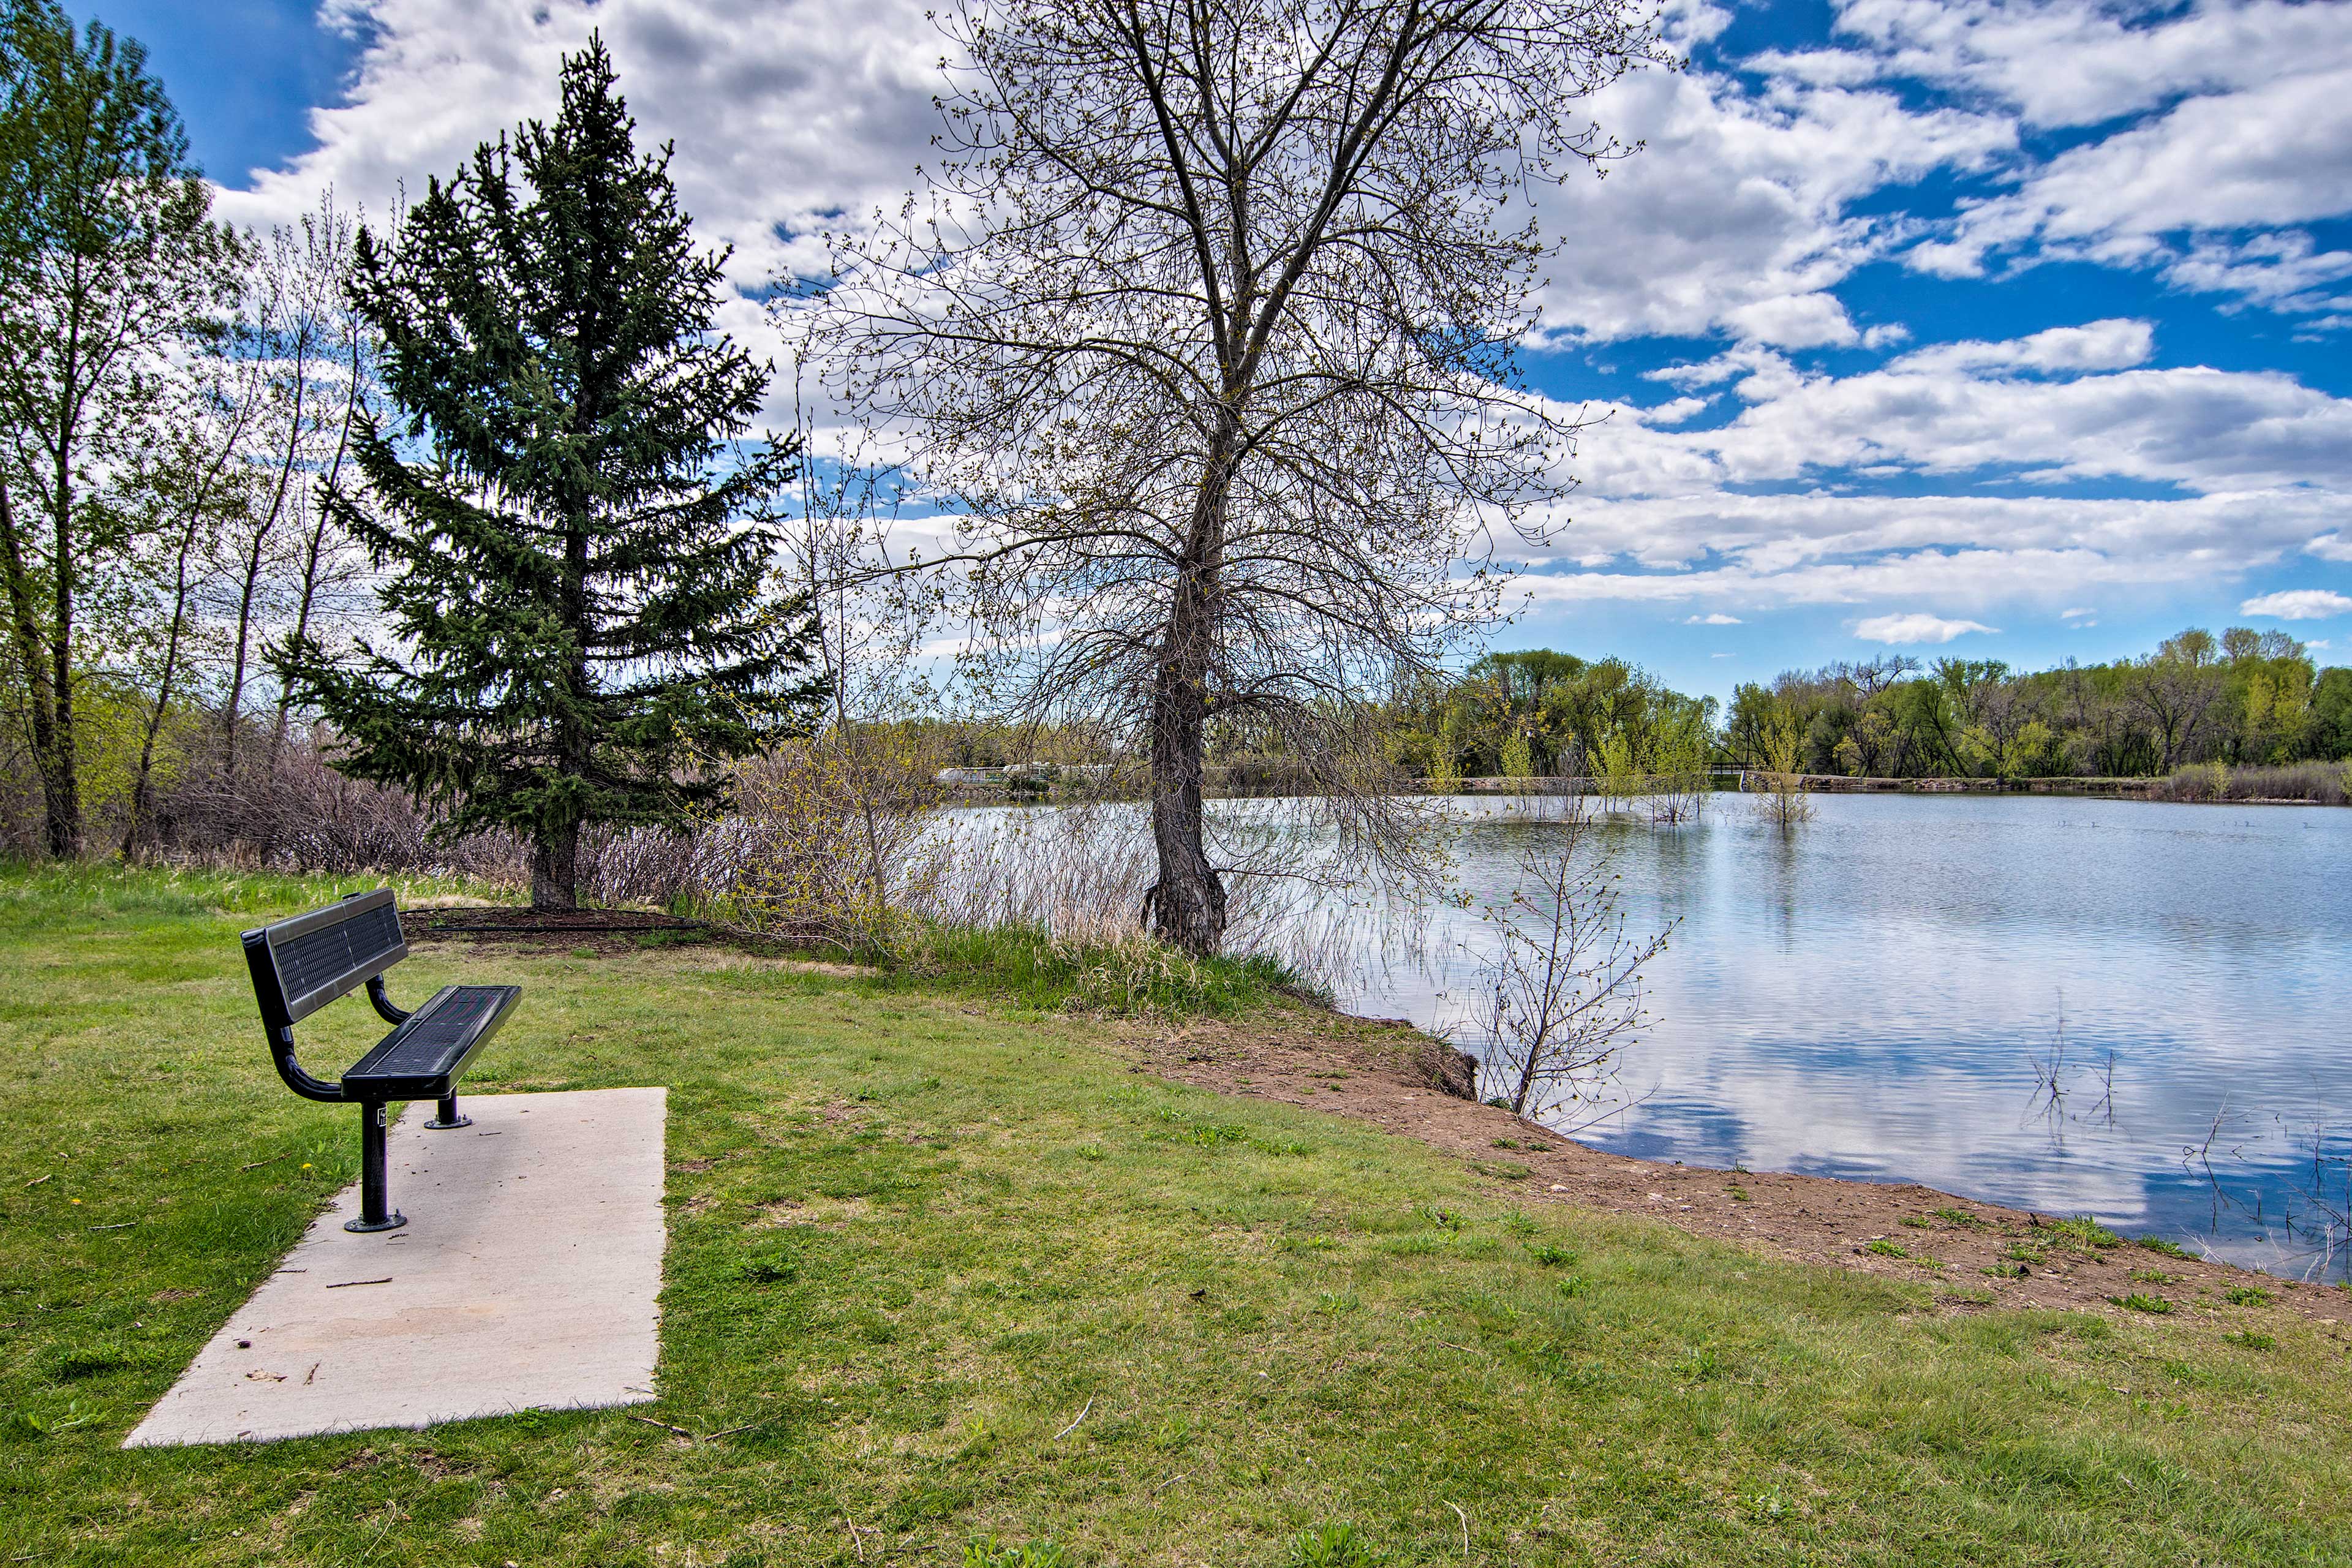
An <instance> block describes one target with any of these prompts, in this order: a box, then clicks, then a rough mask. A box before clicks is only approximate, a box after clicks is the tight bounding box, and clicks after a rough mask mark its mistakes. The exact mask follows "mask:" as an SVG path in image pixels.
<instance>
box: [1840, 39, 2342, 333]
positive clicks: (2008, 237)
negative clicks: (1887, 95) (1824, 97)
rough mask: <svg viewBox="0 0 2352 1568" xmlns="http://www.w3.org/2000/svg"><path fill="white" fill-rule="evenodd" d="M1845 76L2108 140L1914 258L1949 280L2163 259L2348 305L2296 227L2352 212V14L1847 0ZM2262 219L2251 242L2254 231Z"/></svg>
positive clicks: (2025, 172)
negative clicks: (2076, 262)
mask: <svg viewBox="0 0 2352 1568" xmlns="http://www.w3.org/2000/svg"><path fill="white" fill-rule="evenodd" d="M1837 26H1838V27H1839V29H1840V31H1841V33H1842V34H1843V36H1844V37H1848V38H1850V39H1852V40H1853V41H1855V42H1856V43H1858V44H1859V45H1860V46H1862V47H1861V48H1860V49H1859V50H1858V51H1857V53H1858V54H1859V55H1860V57H1861V58H1859V59H1856V60H1853V61H1850V62H1848V63H1849V66H1850V69H1849V72H1848V76H1849V79H1866V78H1867V77H1869V76H1870V75H1871V74H1872V73H1869V72H1866V71H1864V69H1863V67H1864V65H1865V64H1867V65H1870V66H1874V67H1875V73H1874V74H1875V76H1876V78H1878V79H1902V78H1909V79H1920V80H1925V81H1928V82H1931V83H1935V84H1937V85H1939V86H1944V87H1951V88H1964V89H1969V90H1972V91H1974V92H1977V93H1980V94H1984V95H1988V96H1990V98H1992V99H1994V100H1999V101H2006V102H2007V103H2009V104H2011V105H2013V106H2014V108H2015V110H2016V111H2017V114H2018V116H2019V118H2020V120H2021V121H2022V122H2023V123H2024V124H2025V125H2027V126H2031V127H2034V128H2062V127H2063V128H2072V127H2099V126H2104V125H2106V124H2108V123H2110V122H2116V121H2120V123H2119V124H2117V125H2116V128H2115V129H2113V130H2111V131H2108V132H2105V133H2104V134H2094V135H2093V136H2092V137H2090V138H2089V139H2088V140H2086V141H2082V142H2078V143H2076V144H2074V145H2070V146H2067V147H2066V148H2065V149H2064V150H2063V151H2062V152H2060V153H2057V154H2056V155H2055V156H2053V157H2051V158H2049V159H2047V160H2046V161H2042V162H2038V163H2034V162H2028V163H2026V164H2025V165H2024V166H2023V167H2022V168H2021V170H2020V171H2019V173H2018V175H2017V177H2016V180H2015V183H2014V185H2013V188H2011V189H2010V190H2007V191H2005V192H2002V193H2000V194H1998V195H1991V196H1988V197H1985V198H1982V199H1979V200H1978V201H1976V202H1974V203H1972V204H1969V205H1968V207H1967V208H1966V210H1965V211H1964V212H1963V213H1962V214H1961V215H1960V216H1959V217H1958V221H1957V222H1956V223H1955V224H1954V225H1952V226H1951V227H1950V229H1949V231H1948V233H1947V234H1946V235H1945V236H1943V237H1939V238H1937V239H1934V240H1931V241H1928V242H1927V243H1923V244H1920V245H1918V246H1916V247H1914V248H1912V249H1911V250H1910V251H1909V253H1908V259H1909V261H1910V264H1911V265H1913V266H1914V267H1916V268H1920V269H1922V270H1925V271H1928V272H1932V273H1937V274H1941V275H1945V276H1968V275H1973V274H1976V273H1978V272H1980V271H1982V270H1984V269H1985V268H1986V266H1987V265H1988V262H1989V260H1990V258H1993V257H1995V256H1999V255H2007V256H2009V257H2011V258H2015V259H2017V260H2019V261H2021V262H2026V263H2030V262H2032V261H2034V260H2039V259H2046V258H2052V257H2074V258H2085V259H2090V260H2095V261H2100V262H2105V263H2108V264H2113V265H2144V266H2150V267H2154V268H2158V269H2160V270H2162V271H2163V272H2164V273H2165V274H2166V275H2167V276H2168V278H2169V279H2171V280H2172V281H2173V282H2175V283H2177V284H2179V286H2181V287H2183V288H2189V289H2205V290H2215V291H2222V292H2228V293H2232V294H2236V295H2238V296H2240V297H2241V298H2242V299H2245V300H2251V301H2254V302H2258V303H2263V304H2265V305H2268V306H2270V307H2272V308H2273V309H2282V310H2332V309H2336V308H2337V306H2339V305H2340V304H2341V302H2342V300H2341V296H2339V295H2337V294H2335V293H2333V292H2331V291H2329V290H2328V289H2327V288H2326V285H2328V284H2331V283H2333V282H2335V281H2336V280H2338V279H2342V278H2344V277H2345V276H2347V270H2352V258H2346V257H2345V256H2344V255H2342V253H2326V254H2321V253H2318V252H2316V251H2315V248H2314V247H2313V245H2312V243H2311V240H2310V238H2309V237H2308V236H2307V235H2305V234H2303V233H2300V232H2298V231H2296V230H2295V229H2294V226H2296V225H2302V224H2308V223H2312V222H2315V221H2317V220H2319V219H2323V218H2330V217H2334V216H2339V215H2341V214H2343V213H2345V212H2346V211H2347V210H2352V26H2346V25H2345V21H2344V15H2343V11H2342V8H2341V7H2340V6H2337V5H2324V4H2323V5H2300V4H2291V3H2281V0H2253V3H2251V4H2234V5H2233V4H2229V3H2227V0H2221V3H2214V4H2206V5H2196V6H2193V7H2190V8H2188V9H2185V10H2180V11H2174V12H2169V13H2157V14H2155V15H2153V16H2150V15H2139V16H2135V15H2133V14H2132V13H2131V10H2130V9H2129V8H2127V7H2096V8H2094V7H2088V6H2084V5H2077V4H2074V3H2072V0H1849V3H1847V4H1845V5H1842V6H1841V7H1840V9H1839V11H1838V22H1837ZM2246 230H2256V231H2263V232H2256V233H2254V234H2252V236H2246V235H2244V234H2243V233H2242V231H2246Z"/></svg>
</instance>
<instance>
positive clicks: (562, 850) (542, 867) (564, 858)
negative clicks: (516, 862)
mask: <svg viewBox="0 0 2352 1568" xmlns="http://www.w3.org/2000/svg"><path fill="white" fill-rule="evenodd" d="M530 907H531V908H532V909H534V910H576V909H578V908H579V907H580V825H579V824H578V823H576V822H572V823H566V824H565V825H564V826H562V827H555V828H550V829H549V830H547V831H546V832H545V833H544V834H542V835H541V837H538V838H537V839H535V840H533V841H532V844H531V847H530Z"/></svg>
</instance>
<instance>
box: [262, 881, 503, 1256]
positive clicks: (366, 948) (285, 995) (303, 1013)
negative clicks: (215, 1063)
mask: <svg viewBox="0 0 2352 1568" xmlns="http://www.w3.org/2000/svg"><path fill="white" fill-rule="evenodd" d="M407 956H408V940H407V938H405V937H404V936H403V935H402V934H401V930H400V910H399V907H398V906H397V905H396V904H395V903H394V900H393V893H392V889H390V888H378V889H376V890H375V891H373V892H372V893H353V894H352V895H351V896H350V897H349V898H347V899H344V900H341V902H339V903H333V904H330V905H328V906H327V907H326V908H325V909H323V910H311V911H310V913H309V914H307V915H296V916H294V917H293V918H292V919H290V920H282V921H278V922H277V923H276V924H275V925H267V926H264V927H262V928H261V929H260V930H259V931H247V932H246V933H245V961H246V963H247V965H248V966H249V967H250V968H251V969H252V971H253V995H254V1000H255V1001H256V1002H257V1003H258V1004H259V1005H260V1008H261V1022H262V1026H263V1027H264V1028H266V1029H267V1030H268V1032H269V1051H270V1055H271V1057H272V1058H274V1059H275V1060H276V1061H277V1063H278V1077H280V1078H282V1079H285V1080H286V1087H287V1088H289V1089H292V1090H293V1091H294V1092H295V1093H297V1094H299V1095H300V1096H301V1097H302V1098H303V1099H305V1100H326V1101H329V1102H330V1103H341V1104H356V1105H358V1107H359V1108H360V1217H359V1218H357V1219H354V1220H350V1221H347V1222H345V1224H344V1226H343V1228H344V1229H345V1230H360V1231H367V1230H392V1229H394V1228H396V1227H398V1226H404V1225H406V1224H407V1223H408V1221H407V1219H406V1218H405V1217H404V1215H400V1214H399V1213H397V1212H395V1211H394V1209H393V1208H392V1205H391V1201H390V1198H389V1196H388V1194H387V1192H386V1188H387V1186H388V1181H387V1178H386V1174H385V1171H384V1112H383V1108H384V1105H385V1103H386V1102H387V1101H390V1100H438V1101H440V1102H441V1103H440V1114H439V1115H437V1116H436V1117H435V1118H434V1119H433V1120H432V1121H428V1122H426V1123H425V1126H427V1127H431V1128H450V1127H465V1126H468V1125H470V1124H471V1122H470V1120H469V1119H468V1118H467V1117H464V1116H460V1115H458V1114H457V1080H458V1079H460V1078H462V1077H464V1076H465V1073H466V1068H467V1066H468V1065H469V1064H470V1063H471V1062H472V1061H473V1059H474V1056H475V1053H477V1052H478V1051H479V1050H480V1049H481V1048H482V1047H484V1046H485V1045H487V1044H488V1043H489V1038H490V1037H491V1036H492V1035H494V1034H496V1033H498V1030H499V1025H500V1024H503V1023H505V1022H506V1016H507V1014H508V1012H509V1010H510V1009H511V1008H512V1007H513V1006H514V1005H515V998H516V997H518V996H520V995H521V994H522V988H521V987H520V986H516V985H448V986H444V987H443V988H442V989H441V990H439V991H437V992H436V993H435V994H433V997H432V999H431V1000H429V1001H427V1002H426V1003H425V1005H423V1006H422V1007H419V1008H417V1009H416V1010H415V1012H413V1013H407V1012H403V1011H402V1010H401V1009H399V1008H398V1007H395V1006H394V1005H392V999H391V998H390V997H389V996H387V995H385V994H384V989H383V972H384V971H385V970H387V969H390V968H391V967H392V966H393V965H394V964H395V963H399V962H400V961H401V960H402V959H404V958H406V957H407ZM362 982H365V983H366V984H367V994H368V1000H369V1001H370V1002H372V1003H373V1004H374V1005H375V1010H376V1013H377V1015H378V1016H381V1017H382V1018H383V1021H384V1022H385V1023H387V1024H390V1025H392V1026H393V1030H392V1033H390V1034H389V1035H386V1036H385V1037H383V1039H382V1040H380V1041H378V1042H377V1044H376V1046H375V1047H374V1048H373V1050H371V1051H369V1052H368V1053H367V1055H365V1056H363V1057H362V1058H360V1059H359V1062H358V1064H357V1065H356V1066H354V1067H352V1069H351V1070H350V1071H348V1072H346V1073H344V1074H343V1075H342V1078H341V1080H340V1081H338V1082H334V1083H329V1082H327V1081H326V1080H324V1079H316V1078H313V1077H311V1076H310V1074H309V1073H307V1072H305V1071H303V1070H302V1064H301V1063H300V1062H299V1061H297V1060H296V1059H295V1058H294V1026H295V1025H296V1024H298V1023H299V1022H301V1020H303V1019H304V1018H307V1017H309V1016H310V1015H311V1014H313V1013H315V1012H317V1011H318V1010H319V1009H320V1008H321V1007H324V1006H325V1005H328V1004H329V1003H331V1002H332V1001H334V1000H336V999H337V998H338V997H341V996H342V995H344V994H346V993H348V992H349V991H350V990H351V989H352V987H353V986H355V985H358V984H361V983H362Z"/></svg>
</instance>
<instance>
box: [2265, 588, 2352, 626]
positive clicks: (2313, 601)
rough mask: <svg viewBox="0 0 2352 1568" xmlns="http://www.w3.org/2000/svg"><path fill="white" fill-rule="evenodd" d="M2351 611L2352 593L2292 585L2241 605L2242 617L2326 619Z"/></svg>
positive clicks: (2292, 619) (2301, 619)
mask: <svg viewBox="0 0 2352 1568" xmlns="http://www.w3.org/2000/svg"><path fill="white" fill-rule="evenodd" d="M2347 610H2352V596H2347V595H2343V594H2335V593H2330V592H2329V591H2328V590H2326V589H2325V588H2289V589H2287V590H2285V591H2284V592H2283V593H2277V594H2264V595H2261V596H2260V597H2259V598H2252V599H2248V600H2247V601H2246V602H2245V603H2244V604H2242V605H2239V606H2238V613H2239V614H2240V615H2242V616H2268V617H2269V618H2270V619H2272V620H2279V621H2325V620H2329V619H2332V618H2334V617H2335V616H2340V615H2343V614H2344V613H2345V612H2346V611H2347Z"/></svg>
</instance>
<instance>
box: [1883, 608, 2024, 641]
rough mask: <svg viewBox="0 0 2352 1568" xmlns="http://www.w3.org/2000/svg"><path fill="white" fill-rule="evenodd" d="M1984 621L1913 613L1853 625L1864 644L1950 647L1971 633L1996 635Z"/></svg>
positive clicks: (1994, 630)
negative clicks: (1951, 642) (1951, 643)
mask: <svg viewBox="0 0 2352 1568" xmlns="http://www.w3.org/2000/svg"><path fill="white" fill-rule="evenodd" d="M1999 630H2000V627H1999V626H1986V625H1985V624H1984V623H1983V622H1981V621H1948V620H1945V619H1944V618H1943V617H1941V616H1930V615H1927V614H1926V613H1924V612H1921V611H1917V610H1914V611H1912V612H1910V613H1908V614H1906V615H1898V616H1870V617H1868V618H1867V619H1864V620H1859V621H1856V622H1854V624H1853V635H1854V636H1855V637H1860V638H1861V639H1862V640H1863V641H1864V642H1883V643H1930V642H1932V643H1948V642H1950V641H1951V640H1952V639H1953V638H1954V637H1966V636H1968V635H1969V633H1970V632H1996V631H1999Z"/></svg>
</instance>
